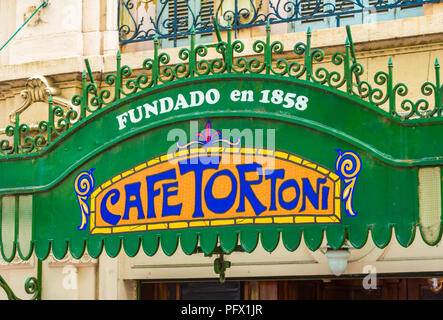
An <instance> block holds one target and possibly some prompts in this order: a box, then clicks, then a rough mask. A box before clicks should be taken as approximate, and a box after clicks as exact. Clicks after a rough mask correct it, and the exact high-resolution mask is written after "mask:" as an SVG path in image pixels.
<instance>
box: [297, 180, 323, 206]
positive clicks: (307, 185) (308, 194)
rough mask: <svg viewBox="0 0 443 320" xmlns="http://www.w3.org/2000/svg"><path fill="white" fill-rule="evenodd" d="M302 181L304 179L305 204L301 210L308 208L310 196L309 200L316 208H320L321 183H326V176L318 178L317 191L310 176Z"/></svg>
mask: <svg viewBox="0 0 443 320" xmlns="http://www.w3.org/2000/svg"><path fill="white" fill-rule="evenodd" d="M302 181H303V204H302V206H301V209H300V212H302V211H305V210H306V198H308V199H309V201H310V202H311V203H312V205H313V206H314V208H315V209H317V210H318V202H319V197H320V192H319V191H320V185H321V184H323V183H326V178H318V179H317V192H315V191H314V189H313V188H312V185H311V182H309V179H308V178H303V179H302ZM323 199H324V198H323ZM323 201H324V200H323Z"/></svg>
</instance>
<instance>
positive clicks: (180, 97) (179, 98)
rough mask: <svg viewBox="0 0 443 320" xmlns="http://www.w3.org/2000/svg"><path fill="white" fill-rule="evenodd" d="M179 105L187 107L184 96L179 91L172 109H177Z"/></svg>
mask: <svg viewBox="0 0 443 320" xmlns="http://www.w3.org/2000/svg"><path fill="white" fill-rule="evenodd" d="M179 107H180V108H183V109H186V108H189V104H188V102H186V99H185V97H184V96H183V95H182V94H181V93H179V95H178V96H177V103H176V104H175V108H174V110H178V109H179Z"/></svg>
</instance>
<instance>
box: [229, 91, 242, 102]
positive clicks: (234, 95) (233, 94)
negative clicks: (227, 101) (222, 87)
mask: <svg viewBox="0 0 443 320" xmlns="http://www.w3.org/2000/svg"><path fill="white" fill-rule="evenodd" d="M240 95H241V93H240V90H234V91H232V92H231V100H232V101H234V102H237V101H238V100H240Z"/></svg>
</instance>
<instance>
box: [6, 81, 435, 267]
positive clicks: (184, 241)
mask: <svg viewBox="0 0 443 320" xmlns="http://www.w3.org/2000/svg"><path fill="white" fill-rule="evenodd" d="M208 79H210V80H211V81H218V82H219V83H218V84H220V83H221V81H226V82H229V83H231V82H233V81H234V80H235V81H243V82H245V79H246V80H248V81H256V82H257V83H263V82H266V81H268V82H272V83H274V82H275V83H277V84H278V85H283V84H285V85H287V86H288V87H294V88H304V90H307V91H309V90H314V91H315V90H316V92H318V91H321V92H323V93H324V94H325V95H330V96H331V97H334V99H336V102H337V101H338V102H340V101H342V102H343V101H348V102H351V105H352V106H353V107H354V108H361V109H356V110H354V112H356V113H359V112H363V115H364V118H365V119H366V120H365V121H366V122H367V124H366V126H367V127H370V126H371V124H373V123H377V124H378V125H380V126H381V127H383V126H386V127H389V128H390V129H389V130H392V131H389V130H388V132H389V134H387V137H388V138H389V137H390V135H392V136H395V135H396V134H398V135H399V137H397V138H396V139H400V138H402V139H406V138H405V137H407V139H415V140H413V141H418V140H420V139H422V137H423V136H430V135H431V133H433V132H434V131H435V130H437V129H439V130H441V127H442V126H441V125H442V124H441V123H440V122H433V123H431V124H426V125H425V124H424V123H421V122H417V123H414V124H411V123H407V124H405V123H402V122H401V121H399V120H397V119H396V118H392V117H389V116H386V114H384V113H382V112H381V111H380V110H378V109H375V108H374V107H372V106H371V105H370V104H368V103H366V102H363V101H360V100H358V99H357V98H355V97H351V96H347V95H346V94H343V93H339V92H337V91H335V90H330V89H328V88H325V87H323V86H318V85H315V84H313V83H305V82H303V81H301V80H297V79H287V78H285V79H281V78H278V77H274V76H261V75H260V76H259V75H254V76H247V75H242V76H235V75H223V76H212V77H210V78H206V79H205V78H204V77H201V78H199V79H197V80H196V81H195V82H193V83H192V85H193V86H195V85H201V86H203V85H204V84H207V83H208V81H206V82H205V80H208ZM271 80H272V81H271ZM209 83H210V82H209ZM188 86H190V84H188V83H187V82H186V81H181V82H180V81H177V82H174V83H172V84H169V85H163V86H158V87H156V88H154V89H149V90H147V91H146V92H142V93H140V94H136V95H134V96H132V97H130V98H127V99H123V100H121V101H120V102H119V103H116V104H115V105H111V106H109V107H107V108H106V109H103V110H102V111H100V112H97V113H96V114H95V115H93V116H92V117H91V118H87V119H85V121H83V122H81V123H79V124H78V125H77V126H76V127H75V128H73V130H72V131H70V132H68V133H66V134H64V135H63V136H61V137H60V138H59V139H58V140H56V141H55V142H54V144H53V145H52V146H51V147H50V148H49V149H48V150H45V151H44V152H41V153H40V154H38V155H36V156H32V157H30V158H28V159H24V158H20V157H11V158H8V159H1V160H0V168H2V170H5V171H6V172H8V168H11V167H12V166H13V165H14V164H24V163H26V164H27V165H30V167H31V168H32V167H33V169H34V170H35V168H36V167H39V168H41V169H39V170H40V171H44V168H46V167H47V168H52V169H54V168H56V167H57V166H55V165H54V163H57V160H60V159H65V160H66V162H65V163H63V164H62V165H61V166H60V167H62V169H60V170H58V171H57V172H55V173H49V172H48V171H45V172H43V173H42V172H39V170H35V171H36V172H33V173H32V174H30V175H29V177H30V178H29V180H27V181H18V183H17V184H16V185H15V186H13V187H10V186H5V183H4V181H3V185H0V191H1V192H2V193H3V194H8V193H17V192H20V193H26V192H32V193H35V194H39V193H45V194H48V193H50V192H52V191H53V190H56V189H58V188H59V187H60V188H61V186H63V187H65V186H68V185H69V186H70V187H71V188H72V180H73V175H74V173H75V172H76V171H78V170H82V169H90V167H88V166H89V164H91V163H94V161H96V162H95V163H97V162H99V161H100V159H102V158H103V155H102V154H103V153H104V152H106V153H109V157H110V156H111V155H118V154H119V152H121V150H123V148H124V147H126V146H127V145H129V144H131V143H133V142H134V141H144V139H145V137H146V136H147V135H150V134H154V133H155V132H157V133H158V134H160V131H161V132H163V131H164V130H166V128H170V127H171V126H172V125H183V123H184V121H187V120H190V119H204V120H205V121H206V120H207V119H211V120H214V121H215V122H217V121H218V122H220V123H228V122H229V121H232V122H233V123H234V122H235V121H240V120H241V121H245V122H246V121H249V122H248V124H252V123H257V125H256V126H257V127H260V126H261V124H264V123H265V122H271V123H274V124H276V125H277V126H279V128H281V130H282V132H283V131H284V132H285V133H287V132H288V130H289V129H288V128H290V129H291V128H292V129H291V130H294V131H293V132H297V134H300V136H301V133H302V132H305V136H303V137H304V138H306V137H309V135H312V134H313V133H315V134H316V135H318V137H317V139H324V140H325V141H328V142H327V143H326V142H325V143H324V144H329V145H332V144H331V143H330V141H336V142H337V144H338V145H339V146H340V147H341V148H343V149H346V148H353V149H354V150H356V152H358V153H360V154H361V156H362V158H363V162H364V164H365V165H367V166H368V167H370V168H371V169H372V170H373V172H376V174H377V175H380V176H382V175H383V170H384V168H385V167H386V168H394V169H395V170H398V172H399V173H398V177H400V178H401V177H409V176H414V175H415V176H416V170H417V166H418V165H436V164H439V163H441V161H442V159H441V156H440V155H441V154H443V152H441V150H442V149H441V148H443V147H442V146H443V143H442V144H440V146H435V145H437V144H438V143H440V140H439V139H443V136H441V135H440V136H438V135H437V136H436V137H435V138H436V139H435V140H434V141H432V143H433V147H432V148H431V151H432V152H433V153H432V154H431V153H428V151H426V150H412V151H410V150H409V149H408V148H406V147H404V146H403V147H402V146H399V147H398V150H396V151H395V152H396V153H397V155H398V156H399V157H398V158H396V157H394V156H392V155H389V154H387V153H386V152H385V151H380V150H379V149H377V148H375V147H373V146H371V145H370V143H367V142H365V141H363V140H362V138H361V137H363V138H367V139H374V138H373V137H372V136H373V135H374V133H373V132H366V131H363V133H361V137H360V138H358V137H357V138H356V137H354V136H349V134H348V133H345V132H343V131H340V130H338V129H337V128H334V127H333V126H332V124H331V125H326V124H324V123H323V124H322V123H320V121H319V120H321V119H323V118H322V117H324V114H321V115H322V117H320V116H319V119H317V121H316V120H315V119H313V118H312V117H311V118H309V115H308V116H306V117H305V116H304V115H303V114H301V113H297V114H296V115H291V114H288V113H282V112H276V111H275V110H265V109H263V108H258V109H259V110H257V112H255V113H251V110H246V109H245V110H239V109H233V108H231V109H228V110H226V109H223V108H219V109H217V110H210V111H208V112H203V113H202V111H201V110H200V111H196V112H192V113H189V114H186V115H183V116H174V117H167V118H165V119H160V120H158V121H156V122H153V123H149V124H146V125H142V126H140V127H134V128H130V130H128V132H126V133H124V134H121V135H117V136H112V137H111V138H110V139H109V141H107V142H106V143H105V142H104V141H103V139H105V138H106V137H105V136H100V134H97V135H92V136H91V133H93V132H94V130H93V129H98V130H99V133H100V129H101V130H104V126H105V125H106V123H107V122H106V121H105V120H106V119H108V120H109V119H113V117H114V116H115V114H118V113H119V112H122V111H124V110H125V109H124V108H129V107H131V106H136V105H138V104H139V103H141V102H143V101H146V99H148V98H149V97H150V96H152V95H155V94H161V93H162V92H165V91H171V90H184V89H185V88H187V87H188ZM294 90H295V89H294ZM331 99H332V98H331ZM328 107H330V106H328ZM320 109H321V108H320ZM126 110H127V109H126ZM325 110H326V107H325ZM320 111H321V110H320ZM323 111H324V110H323ZM326 111H328V114H329V112H331V110H326ZM113 112H114V113H113ZM341 116H343V114H341ZM106 117H108V118H106ZM101 119H105V120H103V121H102V122H100V121H101ZM239 119H240V120H239ZM251 119H252V120H251ZM337 119H338V118H337ZM337 119H335V120H334V121H338V120H337ZM347 120H348V119H346V118H345V119H342V121H343V122H346V121H347ZM331 121H332V120H331ZM237 123H238V122H237ZM97 126H98V128H97ZM262 127H264V125H263V126H262ZM429 128H433V129H429ZM279 130H280V129H279ZM285 130H286V131H285ZM352 130H361V128H360V129H358V128H354V129H352ZM352 130H351V131H352ZM421 130H422V131H423V130H424V131H423V132H421V133H418V134H417V132H418V131H421ZM111 134H112V132H110V133H109V135H111ZM414 134H416V135H417V136H416V137H415V135H414ZM376 137H377V136H376ZM414 137H415V138H414ZM88 138H90V139H89V140H88ZM79 139H80V140H81V139H85V140H84V141H86V142H87V143H85V144H84V145H82V146H76V144H75V142H76V141H78V140H79ZM146 139H147V138H146ZM312 139H314V138H312ZM387 140H389V139H387ZM396 141H397V142H398V141H400V140H396ZM407 142H409V141H407ZM414 145H415V144H414V142H411V146H414ZM281 146H282V150H287V151H291V150H297V148H296V147H294V146H295V142H293V141H283V142H281ZM414 148H415V149H416V147H413V149H414ZM74 151H76V152H75V153H74V154H75V156H71V157H68V158H66V155H69V154H70V152H71V153H72V152H74ZM162 152H163V151H162ZM325 152H326V151H324V150H323V151H321V152H318V151H315V150H314V151H312V150H311V151H310V154H311V156H310V157H308V158H309V159H312V160H315V159H316V158H317V156H318V155H320V153H325ZM328 152H330V153H329V156H330V155H331V154H334V155H336V154H335V151H334V150H329V151H328ZM420 152H421V153H420ZM429 152H430V151H429ZM440 152H441V153H440ZM157 154H159V153H157ZM410 154H415V155H420V156H421V157H419V158H414V159H410V158H409V156H410ZM400 156H402V157H400ZM325 159H326V158H323V159H322V161H320V162H321V163H322V164H324V165H326V166H327V167H328V168H331V169H332V168H333V166H334V161H333V160H334V159H331V160H328V161H327V162H325V161H326V160H325ZM145 160H146V159H145ZM123 167H124V166H123ZM123 167H122V168H123ZM129 167H130V166H127V167H126V168H129ZM21 168H22V167H21ZM56 169H57V168H56ZM16 170H17V169H16ZM48 170H49V169H48ZM386 170H387V169H386ZM114 173H115V174H117V173H118V172H114ZM101 174H102V173H100V172H97V176H98V178H99V179H101V180H100V181H101V182H103V181H104V179H105V176H104V175H102V176H100V175H101ZM109 177H110V175H108V176H107V179H109ZM370 178H371V177H370V176H369V175H367V174H366V176H365V174H364V173H362V176H361V179H362V181H366V182H367V181H369V180H370ZM412 181H413V182H414V183H415V182H416V180H412ZM27 182H28V184H27ZM30 182H32V183H30ZM0 183H1V182H0ZM20 183H21V185H20ZM29 183H30V184H29ZM387 189H388V188H387ZM380 194H383V192H380V193H378V194H377V195H380ZM63 195H64V194H63ZM72 196H73V195H72ZM47 199H48V201H50V200H51V196H50V195H48V198H47ZM360 200H361V199H360ZM42 202H43V201H42ZM411 208H412V209H411V210H416V212H418V206H417V204H416V202H414V203H413V206H412V207H411ZM39 209H41V207H39ZM402 209H403V208H401V207H399V208H398V209H397V212H398V213H396V214H395V215H394V216H393V221H387V220H383V222H377V219H380V215H379V216H375V215H376V213H375V212H374V213H370V214H374V218H373V219H372V220H371V218H367V217H366V218H365V219H363V218H362V219H360V217H357V218H356V219H360V220H356V221H359V223H352V224H350V223H349V221H350V220H349V219H348V218H344V222H343V225H341V226H337V225H321V224H320V225H315V226H312V225H297V226H293V225H279V226H278V227H272V228H264V229H262V228H261V227H260V226H244V228H242V229H237V228H232V227H219V228H217V229H201V230H200V229H195V230H192V231H191V230H174V231H172V230H171V231H170V230H168V231H167V232H146V233H134V234H132V235H109V236H100V235H99V236H97V238H93V237H89V236H88V234H87V232H78V236H77V235H74V233H71V234H69V235H62V237H61V236H59V237H58V238H57V239H53V238H47V239H42V238H38V237H37V238H34V240H33V246H34V250H35V253H36V254H37V257H38V258H39V259H45V258H46V257H47V256H48V254H49V252H50V250H52V252H53V253H54V255H55V256H56V257H57V258H62V257H64V256H65V255H66V252H67V248H69V251H70V252H71V254H72V256H73V257H75V258H79V257H81V256H82V255H83V254H84V252H85V250H87V251H88V253H89V254H90V255H91V256H92V257H94V258H95V257H98V256H99V255H100V254H101V253H102V252H103V250H104V251H105V252H106V254H108V255H109V256H110V257H115V256H117V255H118V254H119V253H120V252H121V249H122V248H123V250H124V252H125V254H127V255H128V256H134V255H136V254H137V253H138V252H139V251H140V249H141V248H142V249H143V251H144V252H145V254H147V255H149V256H151V255H154V254H155V253H156V252H157V251H158V249H159V247H161V249H162V250H163V252H164V253H165V254H166V255H172V254H174V253H175V252H176V250H177V248H178V245H179V244H180V246H181V248H182V250H183V251H184V252H185V253H186V254H192V253H194V252H195V251H196V249H197V244H198V243H199V242H200V249H201V250H202V251H203V252H204V253H205V254H211V253H212V252H213V251H214V249H215V248H216V247H217V244H218V243H220V246H221V248H222V250H223V251H224V252H225V253H230V252H232V251H233V250H234V249H235V248H236V245H237V243H238V242H239V243H240V246H241V248H242V250H243V251H245V252H252V251H254V250H255V248H256V246H257V245H258V243H259V241H260V243H261V245H262V246H263V248H264V249H265V250H266V251H269V252H272V251H273V250H275V248H276V247H277V245H278V243H279V241H280V239H281V241H282V243H283V245H284V247H285V248H286V249H287V250H289V251H294V250H296V249H297V248H298V246H299V245H300V242H301V238H302V237H303V239H304V242H305V244H306V246H307V247H308V248H309V249H310V250H317V249H318V248H319V247H320V246H321V244H322V242H323V240H324V238H325V237H326V240H327V242H328V245H329V246H330V247H332V248H339V247H341V246H342V245H343V243H344V241H345V240H349V242H350V243H351V245H352V246H354V247H356V248H360V247H362V246H363V245H364V244H365V243H366V242H367V241H368V234H369V230H371V236H372V240H373V241H374V243H375V244H376V245H377V246H378V247H380V248H384V247H385V246H386V245H387V244H388V243H389V241H390V240H391V236H392V232H395V236H396V238H397V241H398V242H399V243H400V244H401V245H402V246H405V247H406V246H409V245H410V244H411V243H412V241H413V239H414V237H415V227H416V226H417V221H416V220H413V219H409V220H407V221H403V220H402V219H403V218H402V217H401V216H400V214H399V213H401V212H402ZM55 210H56V209H54V208H51V210H49V212H48V213H44V217H43V218H44V219H47V221H49V222H50V224H49V225H48V226H39V228H38V229H37V230H36V232H37V233H39V232H43V233H44V234H51V232H55V231H54V229H56V226H57V225H58V224H59V223H61V222H60V221H62V220H63V216H55V215H54V212H55ZM39 212H40V211H39ZM365 213H366V214H368V213H367V212H363V213H362V214H363V215H364V214H365ZM51 214H52V215H53V216H51ZM40 215H41V213H39V216H40ZM407 218H410V217H407ZM346 219H348V220H346ZM392 229H394V230H392ZM76 232H77V231H76ZM1 252H2V255H4V253H3V246H1ZM6 258H8V259H9V257H6Z"/></svg>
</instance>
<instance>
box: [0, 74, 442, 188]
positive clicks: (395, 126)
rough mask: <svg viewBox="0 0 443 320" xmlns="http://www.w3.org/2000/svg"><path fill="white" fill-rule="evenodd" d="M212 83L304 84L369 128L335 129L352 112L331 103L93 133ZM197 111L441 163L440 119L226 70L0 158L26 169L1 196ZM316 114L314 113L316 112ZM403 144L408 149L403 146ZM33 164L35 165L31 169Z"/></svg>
mask: <svg viewBox="0 0 443 320" xmlns="http://www.w3.org/2000/svg"><path fill="white" fill-rule="evenodd" d="M216 81H217V82H218V84H217V85H220V83H221V82H222V81H225V82H226V83H231V82H233V81H240V82H251V81H256V82H257V83H266V82H268V83H276V84H279V85H283V84H286V85H287V86H290V87H294V88H304V89H306V90H308V91H309V90H314V91H315V92H317V93H318V92H323V95H324V96H327V97H328V99H331V97H336V98H337V99H338V100H337V101H342V103H339V102H338V103H336V104H337V106H338V105H347V104H350V103H351V104H352V105H353V106H354V109H355V110H354V111H353V110H352V109H349V108H348V109H346V111H347V113H349V112H354V113H355V114H360V116H359V117H361V118H362V121H363V119H364V123H362V124H365V126H366V127H367V128H368V131H367V132H366V133H361V134H363V138H362V137H360V138H359V137H358V136H355V135H352V134H350V132H345V131H343V130H340V129H338V128H337V126H338V124H340V122H342V123H348V122H349V121H348V120H347V119H348V118H352V116H350V115H348V114H347V113H346V114H345V113H339V112H338V110H335V109H334V108H333V107H331V106H325V107H324V108H322V110H323V112H327V113H326V115H335V116H334V117H329V118H330V119H329V120H328V121H330V122H331V123H330V124H329V125H328V124H325V123H322V122H319V121H318V119H312V117H307V116H306V115H305V114H302V113H297V114H295V115H290V114H287V113H282V112H276V111H275V110H274V111H266V110H263V108H261V107H258V108H256V109H257V110H255V112H251V110H250V108H249V109H248V108H246V109H243V110H240V109H225V108H222V109H219V110H210V111H207V110H196V111H195V112H191V113H189V114H184V115H174V116H173V117H166V118H164V119H160V120H158V121H154V122H152V123H148V124H146V125H142V126H139V127H137V128H130V130H128V131H127V132H125V133H123V134H120V135H117V136H116V135H115V134H114V133H113V135H112V136H106V137H105V136H103V137H102V136H100V134H101V133H102V132H97V131H96V129H97V128H102V129H103V130H104V124H101V123H99V121H100V119H101V118H104V117H106V116H107V115H109V114H110V113H112V112H115V111H116V110H120V109H121V107H122V106H123V107H124V106H131V103H134V102H137V101H140V100H142V101H144V100H143V99H146V98H147V97H150V96H153V95H156V94H163V92H168V91H171V90H176V89H177V90H178V89H180V90H183V89H184V88H188V87H194V86H196V85H197V86H198V85H200V86H203V85H207V84H208V83H212V82H216ZM317 107H318V105H317ZM254 109H255V108H254ZM317 109H318V108H317ZM202 112H203V113H202ZM337 114H338V115H337ZM202 115H204V117H206V118H208V117H210V118H217V117H247V118H250V117H254V118H257V119H270V120H277V121H282V122H287V123H291V124H294V125H298V126H302V127H306V128H308V129H311V130H314V131H318V132H322V133H325V134H329V135H331V136H334V137H336V138H337V139H340V140H343V141H346V142H348V143H350V144H351V145H354V146H355V147H357V148H359V149H360V150H364V151H365V152H368V153H369V154H371V156H373V157H375V158H376V159H378V160H380V161H383V162H385V163H387V164H389V165H392V166H401V167H411V166H418V165H439V164H442V163H443V157H442V154H443V147H442V146H443V143H442V142H443V141H441V139H443V138H441V137H442V135H439V134H438V132H441V125H442V124H443V122H442V121H441V120H436V121H431V122H413V123H412V124H411V123H409V122H402V121H400V120H399V119H397V118H395V117H392V116H390V115H389V114H388V113H385V112H383V111H382V110H380V109H379V108H376V107H374V106H372V105H371V104H369V103H368V102H366V101H363V100H360V99H358V98H357V97H355V96H351V95H347V94H346V93H343V92H341V91H337V90H333V89H330V88H328V87H325V86H321V85H317V84H315V83H311V82H307V81H303V80H299V79H290V78H282V77H277V76H271V75H247V74H245V75H232V74H229V75H217V76H210V77H209V76H208V77H199V78H197V79H195V81H193V82H192V84H189V81H185V80H182V81H176V82H173V83H171V84H164V85H159V86H157V87H155V88H150V89H147V90H145V91H143V92H140V93H137V94H134V95H133V96H131V97H128V98H125V99H122V100H120V101H118V102H117V103H114V104H111V105H109V106H108V107H106V108H104V109H102V110H100V111H98V112H96V113H95V114H93V115H92V116H90V117H88V118H86V119H84V120H82V121H81V122H80V123H78V124H76V125H75V126H74V127H72V129H71V130H69V131H67V132H65V133H63V134H62V135H61V136H60V137H58V138H57V139H55V141H54V143H53V144H52V145H51V146H50V147H48V148H47V149H45V150H44V151H41V152H39V153H36V154H32V155H20V154H19V155H13V156H9V157H8V158H0V168H1V169H3V170H4V172H6V174H8V172H10V171H11V170H9V169H10V167H11V166H14V167H17V168H20V170H22V171H23V172H25V173H26V174H25V175H23V177H22V178H21V179H15V180H16V181H12V180H13V179H10V176H9V175H8V176H6V177H5V179H4V180H3V181H4V182H5V181H8V182H9V183H8V185H5V184H3V185H1V182H2V181H0V194H8V193H17V192H20V193H29V192H36V191H43V190H47V189H50V188H52V187H54V186H56V185H57V184H58V183H60V181H62V180H63V179H64V178H65V177H66V176H67V175H68V174H70V173H72V172H73V171H74V170H75V169H76V168H77V167H79V166H80V165H82V164H83V163H85V162H86V161H88V160H89V159H91V158H92V157H95V156H97V155H98V154H100V153H101V152H104V151H105V150H106V149H108V148H111V147H112V146H113V145H115V144H119V143H122V142H123V141H124V140H126V139H129V138H131V137H132V136H134V135H138V134H142V133H144V132H147V131H148V130H152V129H154V128H159V127H162V126H165V125H170V124H171V123H175V122H177V121H187V120H192V119H200V118H202ZM321 116H323V119H328V117H324V114H321ZM315 117H318V115H316V116H315ZM315 117H314V118H315ZM109 118H111V117H109ZM353 121H355V122H356V123H357V124H356V127H355V128H352V129H349V130H351V131H352V133H353V134H354V133H355V132H357V131H362V132H363V131H364V130H362V128H360V127H359V126H360V124H359V123H358V120H353ZM114 122H115V121H114ZM375 124H377V126H379V127H380V128H381V127H384V126H386V127H388V126H389V128H390V129H389V130H387V131H386V135H383V133H381V134H380V133H377V130H376V129H375V128H374V129H371V130H369V129H370V128H372V127H373V126H374V125H375ZM90 131H92V132H95V134H92V133H91V132H90ZM97 133H99V134H97ZM388 133H389V135H388ZM374 136H375V137H374ZM431 136H432V137H434V139H432V140H427V141H428V142H429V143H428V144H427V148H425V149H423V148H422V149H421V150H416V149H417V145H420V143H418V142H419V141H423V139H424V137H431ZM367 139H373V140H372V141H370V142H369V141H365V140H367ZM398 139H404V140H405V141H406V143H404V144H402V143H400V141H399V140H398ZM79 140H81V141H82V145H78V142H79ZM385 141H390V143H389V144H388V145H387V146H386V150H381V149H380V148H378V147H377V146H374V144H377V143H378V144H384V143H385ZM408 148H409V149H410V150H408ZM394 151H395V154H390V152H391V153H394ZM73 154H75V155H76V158H75V161H74V162H73V163H69V162H68V163H67V164H65V165H64V166H60V168H61V169H60V168H58V170H57V171H53V172H50V171H47V170H46V169H44V168H51V166H48V165H47V163H51V162H54V160H53V159H54V158H55V159H66V158H69V157H70V155H71V156H72V155H73ZM29 161H32V164H33V166H32V167H31V169H32V170H30V169H29V168H28V166H29ZM37 167H38V168H40V169H39V170H35V168H37ZM12 171H14V170H12Z"/></svg>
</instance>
